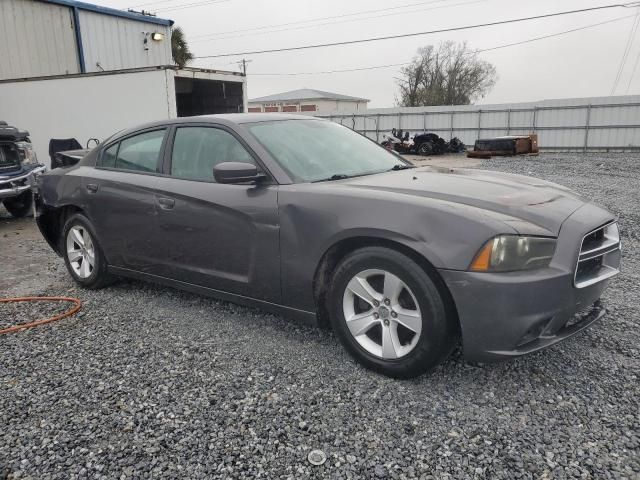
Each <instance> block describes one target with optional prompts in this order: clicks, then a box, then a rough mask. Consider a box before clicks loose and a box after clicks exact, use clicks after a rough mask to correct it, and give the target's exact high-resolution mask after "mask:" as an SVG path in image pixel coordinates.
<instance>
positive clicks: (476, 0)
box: [193, 0, 487, 43]
mask: <svg viewBox="0 0 640 480" xmlns="http://www.w3.org/2000/svg"><path fill="white" fill-rule="evenodd" d="M486 1H487V0H470V1H467V2H461V3H453V4H450V5H441V6H439V7H430V8H419V9H416V10H407V11H404V12H390V13H385V14H382V15H372V16H368V17H362V18H348V19H346V20H342V21H332V22H325V23H315V24H311V25H302V26H292V27H287V28H280V29H278V30H268V31H262V32H253V33H243V34H239V35H228V36H226V37H217V38H213V39H212V38H201V39H196V40H193V43H197V42H212V41H218V40H225V39H229V38H240V37H247V36H255V35H267V34H270V33H278V32H286V31H290V30H301V29H307V28H314V27H322V26H325V25H336V24H338V23H349V22H360V21H362V20H371V19H375V18H387V17H391V16H396V15H406V14H408V13H416V12H426V11H432V10H439V9H441V8H452V7H460V6H462V5H471V4H473V3H480V2H486ZM428 3H433V2H428Z"/></svg>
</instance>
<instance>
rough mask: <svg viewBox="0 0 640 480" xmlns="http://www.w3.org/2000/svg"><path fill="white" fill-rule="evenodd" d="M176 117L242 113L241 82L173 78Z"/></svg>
mask: <svg viewBox="0 0 640 480" xmlns="http://www.w3.org/2000/svg"><path fill="white" fill-rule="evenodd" d="M175 82H176V109H177V113H178V117H190V116H193V115H210V114H214V113H242V112H243V111H244V103H243V92H242V83H241V82H224V81H220V80H205V79H201V78H187V77H175Z"/></svg>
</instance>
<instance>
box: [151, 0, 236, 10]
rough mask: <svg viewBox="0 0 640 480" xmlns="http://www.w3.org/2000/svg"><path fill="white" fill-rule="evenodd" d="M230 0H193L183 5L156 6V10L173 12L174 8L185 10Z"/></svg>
mask: <svg viewBox="0 0 640 480" xmlns="http://www.w3.org/2000/svg"><path fill="white" fill-rule="evenodd" d="M230 1H231V0H207V1H204V2H193V3H186V4H183V5H172V6H168V7H162V8H158V9H157V10H158V11H161V12H173V11H174V10H185V9H187V8H194V7H202V6H204V5H213V4H216V3H225V2H230Z"/></svg>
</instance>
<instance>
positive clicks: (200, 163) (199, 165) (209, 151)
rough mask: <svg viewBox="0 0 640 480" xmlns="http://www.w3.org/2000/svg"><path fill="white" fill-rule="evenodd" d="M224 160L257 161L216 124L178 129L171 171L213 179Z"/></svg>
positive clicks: (194, 177)
mask: <svg viewBox="0 0 640 480" xmlns="http://www.w3.org/2000/svg"><path fill="white" fill-rule="evenodd" d="M222 162H245V163H252V164H255V162H254V160H253V157H252V156H251V155H250V154H249V152H247V150H246V149H245V148H244V147H243V146H242V144H241V143H240V142H239V141H238V140H237V139H236V138H235V137H234V136H233V135H231V134H230V133H229V132H227V131H225V130H222V129H219V128H214V127H180V128H178V129H176V136H175V139H174V141H173V153H172V155H171V175H172V176H174V177H180V178H188V179H194V180H209V181H212V180H213V168H214V167H215V166H216V165H217V164H219V163H222Z"/></svg>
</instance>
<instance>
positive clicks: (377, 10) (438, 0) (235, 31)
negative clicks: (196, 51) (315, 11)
mask: <svg viewBox="0 0 640 480" xmlns="http://www.w3.org/2000/svg"><path fill="white" fill-rule="evenodd" d="M444 1H446V0H431V1H429V2H418V3H409V4H405V5H398V6H397V7H387V8H378V9H375V10H363V11H360V12H353V13H345V14H342V15H332V16H329V17H318V18H310V19H308V20H298V21H295V22H287V23H278V24H276V25H263V26H260V27H252V28H243V29H240V30H226V31H224V32H217V33H206V34H204V35H194V36H192V37H191V39H197V38H205V37H206V38H209V37H217V36H220V35H226V34H229V33H244V32H253V31H256V30H268V29H271V28H279V27H288V26H291V25H301V24H304V23H313V22H320V21H323V20H334V19H338V18H345V17H355V16H357V15H366V14H367V13H380V12H388V11H389V10H398V9H401V8H410V7H417V6H422V5H430V4H434V3H442V2H444Z"/></svg>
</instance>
